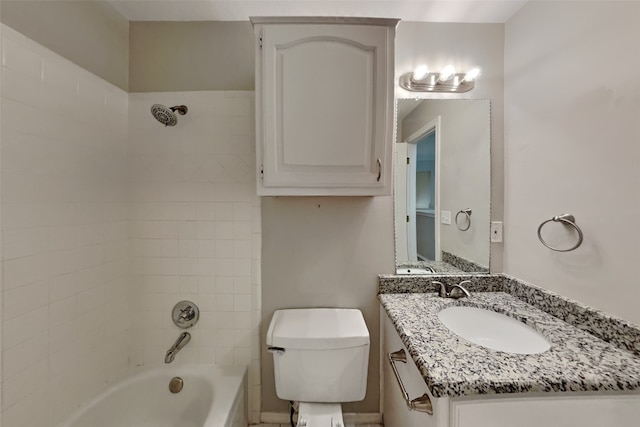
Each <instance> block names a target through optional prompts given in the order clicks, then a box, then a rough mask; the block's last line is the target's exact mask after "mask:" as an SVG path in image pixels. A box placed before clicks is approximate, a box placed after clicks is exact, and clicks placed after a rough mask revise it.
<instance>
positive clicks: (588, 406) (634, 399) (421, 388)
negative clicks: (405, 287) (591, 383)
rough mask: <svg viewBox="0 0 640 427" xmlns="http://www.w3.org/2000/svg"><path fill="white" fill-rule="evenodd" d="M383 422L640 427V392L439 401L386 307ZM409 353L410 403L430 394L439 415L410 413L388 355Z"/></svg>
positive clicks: (389, 425) (405, 378)
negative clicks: (405, 344)
mask: <svg viewBox="0 0 640 427" xmlns="http://www.w3.org/2000/svg"><path fill="white" fill-rule="evenodd" d="M380 317H381V323H382V334H383V345H382V349H383V354H382V360H383V362H382V363H383V419H384V425H385V427H542V426H544V427H575V426H580V427H638V426H639V425H640V394H638V392H635V393H625V394H623V393H591V392H573V393H527V394H518V393H514V394H493V395H475V396H466V397H451V398H449V397H441V398H437V399H434V398H433V396H432V395H431V394H430V393H429V392H428V390H427V386H426V384H425V382H424V379H423V378H422V376H421V374H420V372H419V371H418V368H417V366H416V365H415V364H414V362H413V360H412V359H411V355H410V354H409V352H408V351H407V349H406V347H405V346H404V345H403V343H402V341H401V339H400V336H399V335H398V333H397V332H396V330H395V327H394V326H393V324H392V323H391V320H390V319H389V317H388V316H387V314H386V312H385V311H384V309H381V314H380ZM400 349H404V351H405V352H406V354H407V363H406V364H404V363H401V362H396V367H397V369H398V373H399V375H400V377H401V380H402V382H403V384H404V387H405V389H406V390H407V393H408V395H409V398H410V399H414V398H416V397H419V396H421V395H422V394H423V393H425V392H426V393H428V395H429V397H430V399H431V404H432V407H433V414H432V415H429V414H427V413H424V412H416V411H413V410H409V408H408V407H407V405H406V403H405V400H404V398H403V395H402V394H401V392H400V387H399V386H398V382H397V380H396V377H395V375H394V373H393V370H392V368H391V365H390V363H389V359H388V354H389V353H391V352H395V351H397V350H400Z"/></svg>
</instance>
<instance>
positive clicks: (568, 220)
mask: <svg viewBox="0 0 640 427" xmlns="http://www.w3.org/2000/svg"><path fill="white" fill-rule="evenodd" d="M551 221H553V222H561V223H563V224H566V225H568V226H571V227H573V228H574V230H576V232H577V233H578V242H577V243H576V244H575V245H573V246H572V247H570V248H569V249H558V248H554V247H553V246H551V245H549V244H548V243H547V242H545V241H544V239H543V238H542V233H541V231H542V227H544V225H545V224H546V223H548V222H551ZM538 239H540V242H542V244H543V245H545V246H546V247H547V248H549V249H551V250H552V251H556V252H569V251H572V250H574V249H576V248H577V247H578V246H580V245H581V244H582V239H583V235H582V230H581V229H580V227H578V225H577V224H576V218H575V217H574V216H573V215H571V214H568V213H566V214H562V215H557V216H554V217H553V218H551V219H548V220H546V221H544V222H543V223H542V224H540V226H539V227H538Z"/></svg>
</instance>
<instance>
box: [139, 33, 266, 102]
mask: <svg viewBox="0 0 640 427" xmlns="http://www.w3.org/2000/svg"><path fill="white" fill-rule="evenodd" d="M130 34H131V39H130V50H129V51H130V59H129V61H130V64H131V70H130V75H129V89H130V92H168V91H190V90H253V89H254V55H255V53H254V52H255V50H254V45H253V28H252V27H251V23H250V22H249V21H245V22H146V21H145V22H131V26H130Z"/></svg>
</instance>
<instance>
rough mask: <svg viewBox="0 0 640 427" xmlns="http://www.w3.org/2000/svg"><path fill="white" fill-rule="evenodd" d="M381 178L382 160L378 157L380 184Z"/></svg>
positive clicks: (378, 178) (378, 179) (377, 179)
mask: <svg viewBox="0 0 640 427" xmlns="http://www.w3.org/2000/svg"><path fill="white" fill-rule="evenodd" d="M381 176H382V160H380V157H378V177H377V178H376V181H378V182H380V177H381Z"/></svg>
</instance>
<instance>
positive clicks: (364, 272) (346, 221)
mask: <svg viewBox="0 0 640 427" xmlns="http://www.w3.org/2000/svg"><path fill="white" fill-rule="evenodd" d="M69 3H72V2H69ZM41 7H46V8H47V9H42V10H48V9H50V7H49V6H47V5H44V6H42V5H41ZM84 7H85V6H79V8H80V9H83V8H84ZM30 10H32V11H35V10H36V9H30ZM39 10H40V9H38V13H40V12H39ZM83 10H84V9H83ZM18 11H23V12H24V10H23V9H21V8H20V7H16V8H15V10H14V13H15V14H18V13H17V12H18ZM57 13H60V12H59V11H57V12H56V14H57ZM73 13H74V14H77V13H79V12H78V11H75V12H73ZM63 14H64V13H63ZM75 16H76V20H80V21H82V20H81V19H79V18H77V15H75ZM22 18H23V19H25V20H27V21H28V18H29V16H24V15H22ZM39 19H40V18H38V19H35V21H36V22H38V20H39ZM56 19H58V20H59V22H66V21H65V19H63V17H58V18H56ZM12 21H13V22H15V21H16V19H13V20H12ZM8 25H9V24H8ZM74 25H80V24H74ZM36 26H37V25H36ZM28 27H29V26H26V28H28ZM62 28H64V27H61V26H59V25H56V26H54V28H52V29H51V30H52V31H53V33H56V32H60V33H64V34H56V35H55V37H53V36H52V37H53V38H57V39H59V40H66V41H67V42H68V43H70V44H72V45H73V44H74V43H80V44H82V45H83V46H84V44H85V41H82V42H81V41H79V40H76V39H78V38H79V37H78V35H79V34H82V35H83V37H81V38H85V39H87V40H90V39H91V37H92V34H93V32H94V31H93V30H92V29H91V28H86V29H84V30H83V29H82V28H81V26H80V27H77V29H74V30H73V31H71V33H72V34H73V35H75V36H73V37H71V36H70V34H66V33H68V32H66V31H60V30H61V29H62ZM68 28H76V27H73V26H72V25H71V24H70V25H69V26H68ZM16 29H17V30H19V31H24V32H25V34H27V35H28V36H29V37H33V38H34V39H35V40H37V41H41V39H42V38H43V36H42V35H41V34H40V33H38V32H37V31H31V32H27V31H25V30H23V29H21V28H18V27H17V26H16ZM85 33H86V34H87V37H85ZM129 34H130V44H129V45H128V46H130V47H129V48H128V46H125V47H123V48H122V50H121V52H126V53H127V55H128V54H129V52H130V79H129V90H130V91H132V92H147V91H186V90H237V89H243V90H247V89H248V90H251V89H253V88H254V86H253V85H254V46H253V38H252V34H253V33H252V28H251V24H250V23H249V22H232V23H231V22H188V23H166V22H133V23H131V25H130V32H129ZM503 35H504V26H503V25H499V24H495V25H493V24H492V25H474V24H429V23H410V22H409V23H405V22H403V23H400V26H399V28H398V33H397V38H396V40H397V43H396V74H397V75H400V74H402V73H404V72H406V71H408V70H410V69H411V68H412V67H414V66H415V65H417V64H414V62H416V63H420V62H428V63H430V64H433V60H434V59H437V60H448V61H451V60H455V61H458V62H461V63H464V64H467V63H469V64H470V65H479V66H481V67H483V77H482V80H481V81H479V82H478V84H477V86H476V90H475V91H474V92H473V93H471V95H466V96H467V97H471V98H484V99H490V100H491V102H492V127H493V129H492V131H493V135H492V143H493V144H494V146H493V148H494V150H493V152H492V156H493V157H492V163H493V167H494V172H493V177H494V181H493V182H494V186H497V189H498V191H497V192H494V193H493V195H492V199H493V200H494V207H495V210H494V218H501V215H502V146H503V141H502V132H503V42H504V38H503ZM104 37H105V38H107V39H109V38H111V37H113V38H115V39H119V37H120V36H117V35H112V36H109V35H104ZM45 38H46V37H45ZM424 40H437V42H434V43H425V42H424ZM86 43H87V44H88V45H92V46H93V48H92V49H90V51H84V50H83V49H75V50H74V54H76V55H78V57H75V59H72V60H74V62H77V63H78V64H80V65H82V66H86V67H87V68H89V66H87V65H83V64H86V63H87V62H90V61H87V58H83V57H82V55H80V54H81V53H83V52H84V55H86V56H87V57H88V58H91V57H93V55H95V52H92V51H93V50H96V51H100V49H96V46H102V45H103V43H105V41H104V40H93V41H92V42H91V43H88V41H87V42H86ZM43 44H44V43H43ZM48 47H50V48H51V49H53V50H55V51H58V52H63V51H64V49H63V47H61V46H48ZM430 61H431V62H430ZM464 64H458V66H460V65H464ZM434 65H437V64H434ZM96 74H98V72H97V71H96ZM104 78H107V77H104ZM110 81H111V80H110ZM400 96H402V94H400ZM494 188H495V187H494ZM496 201H497V203H495V202H496ZM496 215H497V216H496ZM262 232H263V250H262V254H263V255H262V256H263V261H262V283H263V285H262V329H263V331H264V330H265V328H266V327H267V325H268V322H269V321H270V319H271V316H272V313H273V311H274V310H275V309H278V308H284V307H306V306H342V307H357V308H360V309H361V310H362V311H363V313H364V315H365V319H366V321H367V325H368V327H369V330H370V332H371V353H370V365H369V381H368V389H367V396H366V399H365V400H364V401H363V402H360V403H355V404H349V405H346V406H345V411H347V412H351V411H358V412H360V411H361V412H379V411H380V395H379V364H380V354H379V352H380V346H379V339H380V335H379V310H378V305H379V304H378V300H377V298H376V291H377V275H378V274H380V273H391V272H392V271H393V269H394V233H393V198H392V197H374V198H359V197H343V198H304V197H297V198H293V197H281V198H264V199H263V206H262ZM492 251H493V249H492ZM493 255H494V254H493V252H492V256H493ZM500 255H501V251H500ZM492 262H493V261H492ZM498 264H499V265H501V260H499V262H498ZM493 265H494V266H496V264H495V263H494V264H493ZM494 271H500V270H499V268H498V269H494ZM262 341H263V342H264V332H263V333H262ZM263 348H264V346H263ZM262 356H263V359H262V368H263V375H262V380H263V385H262V391H263V393H262V403H263V411H284V410H285V409H286V406H287V405H286V403H285V402H283V401H281V400H279V399H277V397H276V395H275V389H274V384H273V383H274V382H273V367H272V360H271V356H270V355H267V354H266V353H264V354H262Z"/></svg>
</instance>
